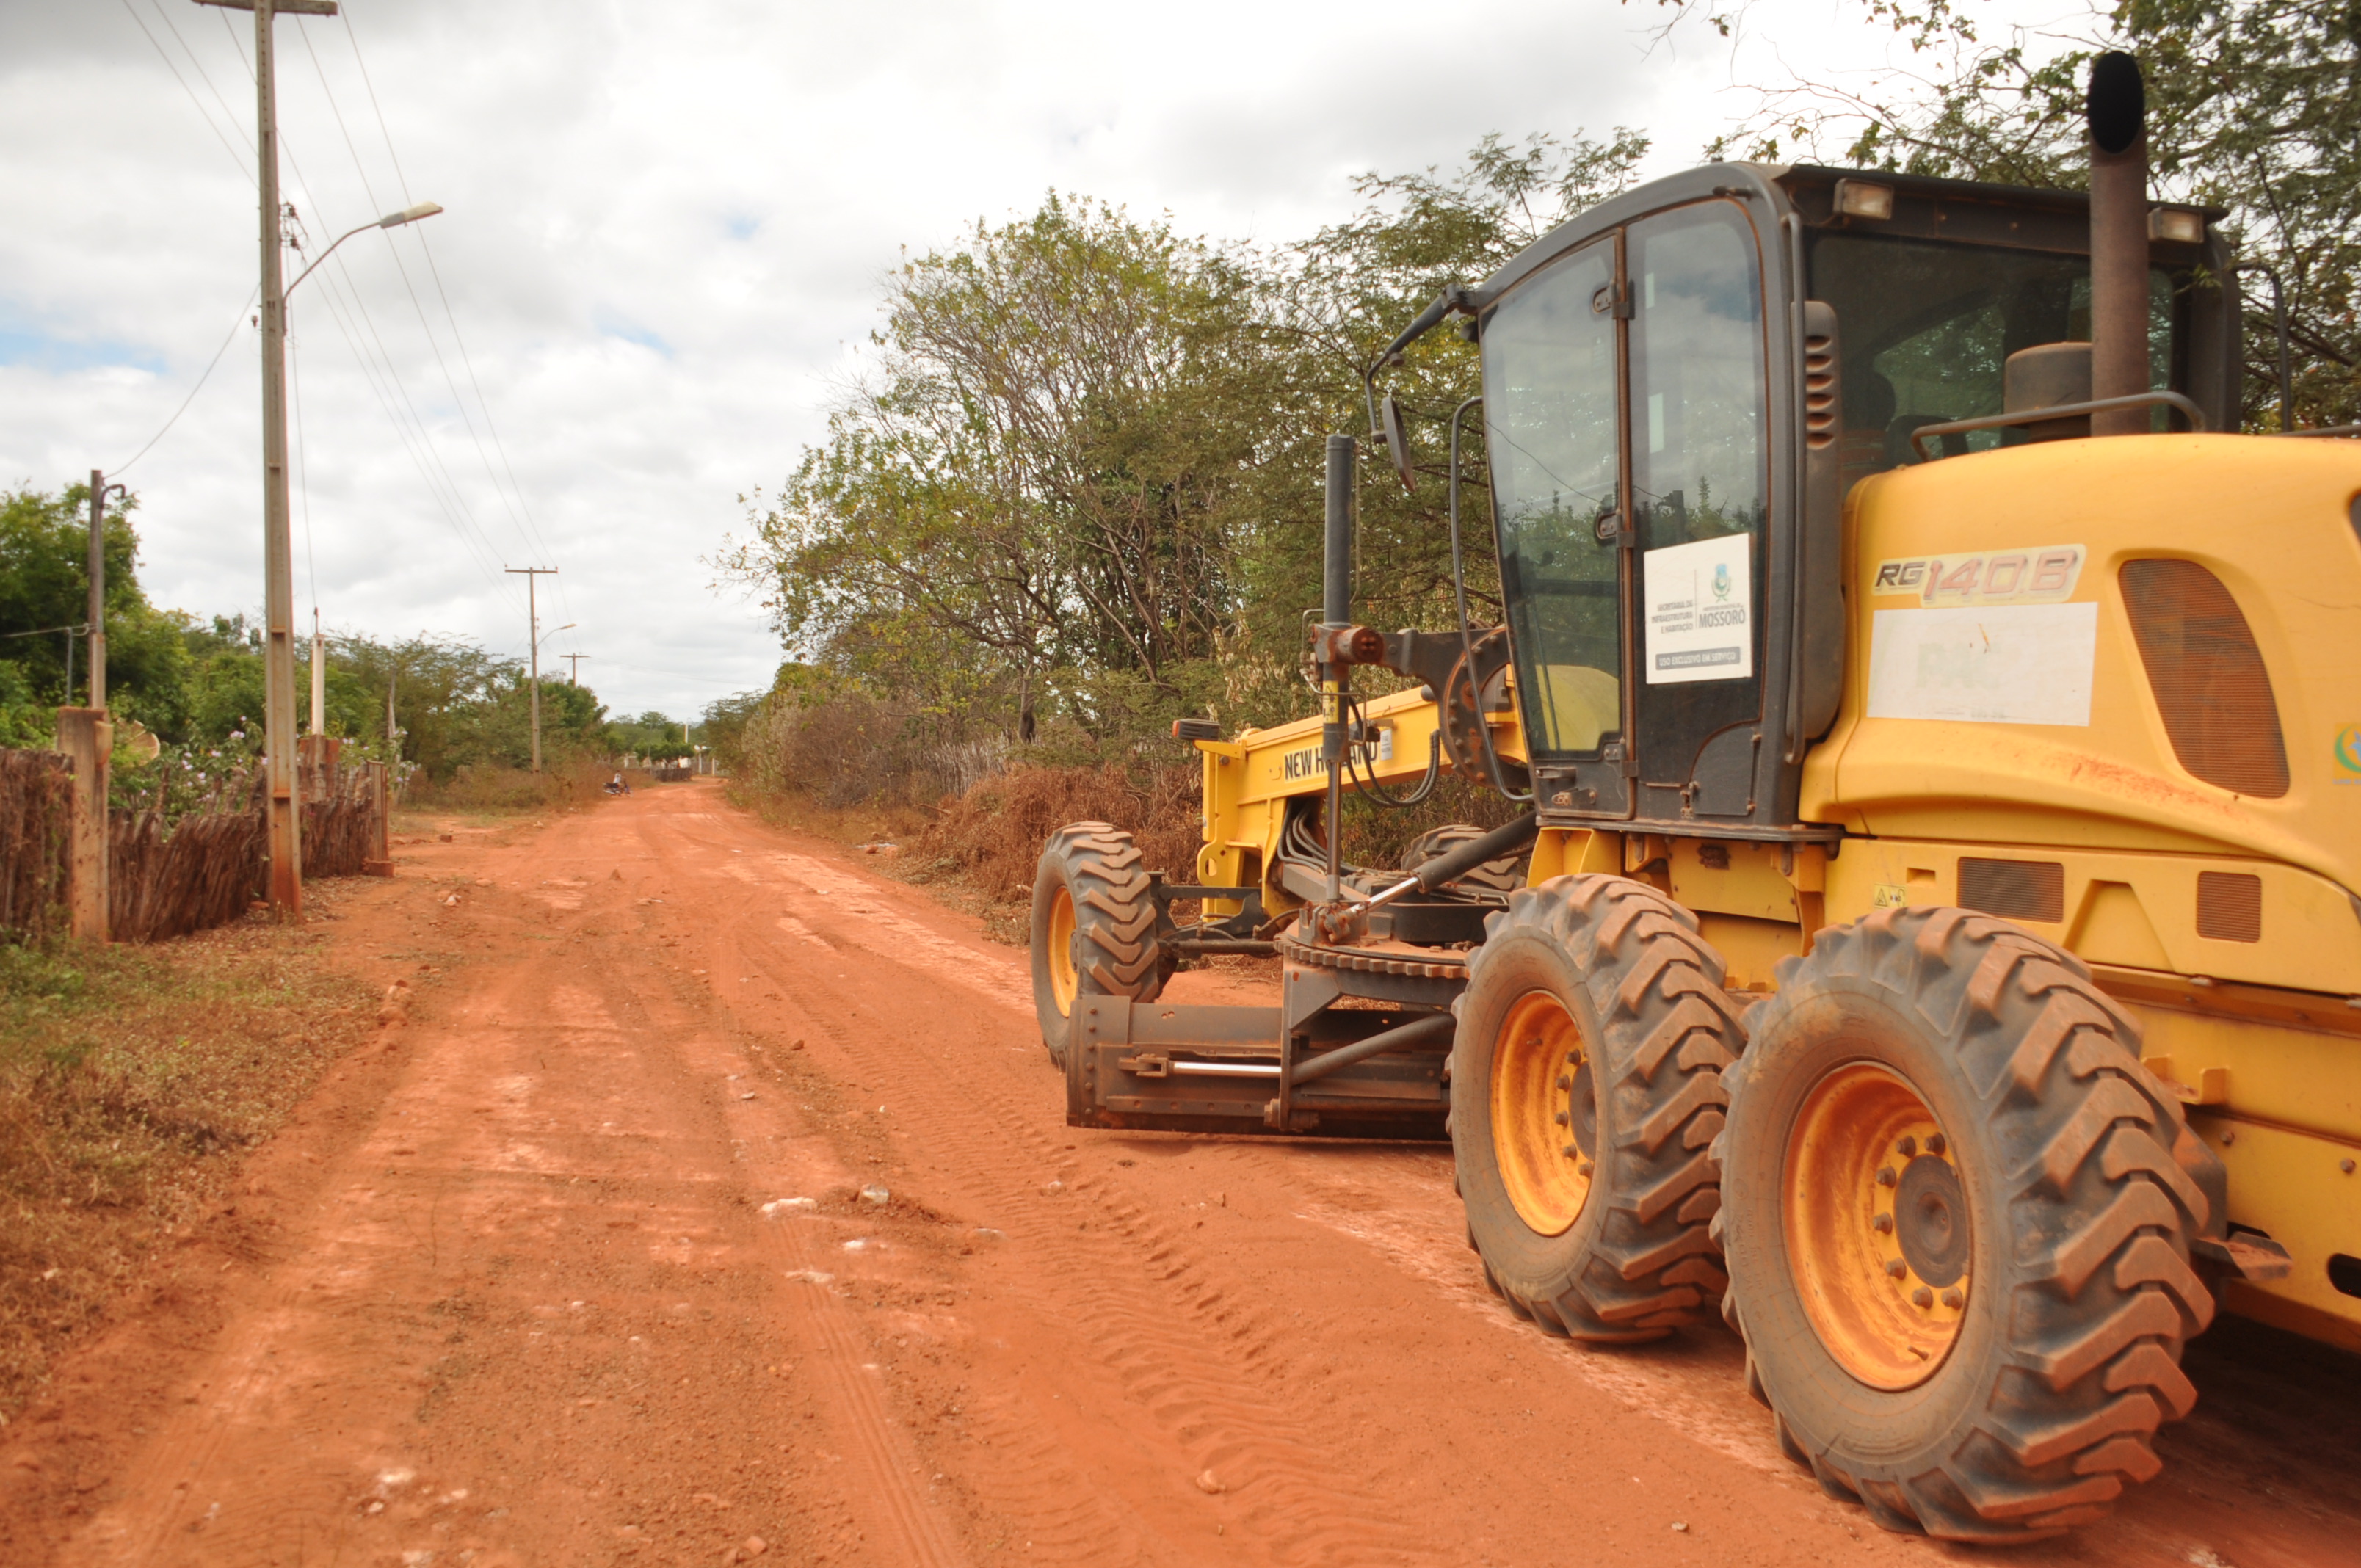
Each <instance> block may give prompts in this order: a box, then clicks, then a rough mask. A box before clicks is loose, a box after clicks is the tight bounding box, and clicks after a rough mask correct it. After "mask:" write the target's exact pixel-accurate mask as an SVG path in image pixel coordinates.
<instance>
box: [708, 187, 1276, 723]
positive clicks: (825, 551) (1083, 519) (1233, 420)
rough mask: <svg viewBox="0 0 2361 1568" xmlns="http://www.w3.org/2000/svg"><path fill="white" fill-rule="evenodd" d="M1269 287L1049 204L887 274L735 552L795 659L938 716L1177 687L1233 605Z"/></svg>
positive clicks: (1162, 239)
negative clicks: (866, 363)
mask: <svg viewBox="0 0 2361 1568" xmlns="http://www.w3.org/2000/svg"><path fill="white" fill-rule="evenodd" d="M1257 281H1258V280H1257V279H1256V278H1255V277H1254V276H1253V275H1252V274H1251V273H1250V272H1249V271H1248V270H1247V269H1244V268H1242V267H1240V266H1238V265H1236V264H1235V262H1234V261H1233V260H1232V259H1231V258H1228V257H1225V256H1224V255H1222V254H1221V253H1219V252H1217V251H1215V250H1213V249H1212V248H1210V247H1206V246H1204V245H1202V243H1200V242H1196V241H1191V240H1185V239H1182V238H1180V237H1179V236H1176V235H1174V234H1173V233H1172V231H1171V229H1170V226H1169V225H1164V224H1160V223H1159V224H1142V223H1138V222H1136V221H1134V220H1132V219H1131V218H1129V217H1128V216H1126V214H1123V213H1121V212H1120V211H1117V210H1115V209H1113V208H1109V207H1105V206H1102V205H1098V204H1095V203H1086V202H1085V203H1070V202H1068V201H1066V200H1064V199H1062V198H1060V197H1058V196H1055V195H1052V196H1051V197H1050V198H1049V200H1048V201H1047V202H1046V203H1044V204H1043V205H1042V207H1041V209H1040V210H1039V211H1038V213H1036V214H1034V215H1033V216H1032V217H1030V218H1028V219H1026V220H1023V221H1020V222H1016V223H1012V224H1008V225H1004V226H1002V227H1000V228H996V229H992V228H986V227H984V226H983V225H977V226H976V227H975V228H974V229H973V230H972V231H971V232H970V233H969V234H967V235H966V236H963V239H962V242H961V245H960V246H958V247H956V248H952V249H949V250H944V251H934V252H929V253H928V254H926V255H925V256H922V257H920V258H917V259H916V260H913V261H910V262H908V263H906V265H905V266H903V267H902V268H901V269H899V270H898V271H897V272H895V274H894V275H893V276H892V277H891V279H890V280H888V283H887V288H886V297H885V301H884V308H885V323H884V327H883V328H882V329H881V330H880V331H879V332H878V333H877V334H875V336H874V338H873V344H874V346H875V347H876V349H877V350H878V351H879V352H878V354H877V356H876V359H875V363H874V365H873V367H872V369H871V370H870V372H869V374H868V375H867V376H866V377H865V378H863V379H862V381H861V382H859V383H858V384H856V385H855V386H853V387H852V388H851V389H850V390H849V392H848V395H847V397H846V399H845V400H844V402H843V404H842V405H841V406H840V408H839V409H838V410H837V411H836V412H835V414H834V415H833V416H832V418H831V420H830V423H829V440H828V442H827V444H825V445H823V446H821V447H818V448H816V449H812V450H809V451H807V452H806V453H805V455H804V457H803V460H802V462H801V463H800V464H799V465H798V466H797V467H796V470H795V472H794V474H793V475H792V476H791V477H790V478H789V479H788V481H787V482H786V484H785V487H784V488H783V489H782V490H781V492H780V494H779V496H778V498H777V499H776V500H775V502H774V504H773V505H772V506H771V507H770V509H769V510H766V511H759V512H757V513H756V514H754V515H753V516H752V517H751V518H750V523H751V525H752V534H751V536H750V537H749V538H748V539H746V540H745V541H743V542H741V543H739V544H738V545H737V546H736V547H735V548H734V549H733V550H732V551H731V552H730V554H728V555H727V556H726V557H725V558H724V561H723V566H724V569H725V571H727V572H728V573H729V574H730V576H734V577H736V578H738V579H740V580H741V581H744V582H747V583H749V584H752V585H754V586H756V587H760V588H761V589H762V590H763V592H764V593H765V595H766V603H767V606H768V608H769V609H771V610H772V612H773V616H774V623H775V624H776V626H777V628H778V630H779V631H780V633H781V635H782V637H783V639H784V640H785V641H786V642H787V644H788V646H789V648H790V650H791V651H793V652H797V653H799V654H801V655H802V656H804V657H805V658H807V659H808V660H809V661H811V662H813V663H816V664H819V665H823V666H826V667H828V668H829V669H831V670H833V671H836V672H838V673H840V674H846V675H851V676H856V677H862V678H866V679H870V680H873V681H878V682H882V683H884V685H885V686H886V687H887V688H889V689H890V690H892V691H894V692H895V693H897V694H900V695H904V696H912V697H915V698H917V700H918V701H919V702H920V703H921V704H923V705H930V706H936V707H978V706H989V707H995V708H997V709H999V711H1000V717H1001V718H1002V719H1003V721H1004V723H1005V725H1006V726H1007V727H1008V728H1011V729H1016V728H1020V727H1021V726H1022V725H1023V723H1024V722H1025V720H1026V718H1027V715H1029V713H1030V711H1031V708H1032V707H1033V705H1034V704H1035V703H1036V702H1037V701H1039V700H1041V699H1042V697H1043V696H1044V695H1045V694H1047V695H1050V696H1056V697H1059V698H1061V699H1062V700H1063V701H1064V702H1065V703H1066V705H1067V706H1068V707H1070V708H1074V709H1077V710H1080V711H1082V712H1083V713H1084V714H1085V716H1086V717H1087V716H1088V709H1089V708H1090V707H1091V705H1092V700H1093V688H1094V683H1096V682H1098V681H1099V679H1100V677H1102V676H1115V677H1126V676H1128V677H1133V678H1136V680H1137V682H1140V683H1144V684H1145V685H1147V686H1148V687H1151V688H1154V689H1157V690H1159V691H1164V692H1167V693H1170V692H1174V691H1177V690H1179V689H1180V688H1181V687H1183V686H1184V685H1186V684H1187V675H1186V673H1185V672H1186V668H1187V666H1190V665H1191V664H1192V663H1204V662H1206V661H1209V660H1211V659H1212V657H1213V654H1214V652H1215V650H1216V645H1217V642H1218V640H1219V639H1220V637H1221V635H1222V634H1223V632H1224V630H1225V629H1226V627H1227V625H1228V623H1229V620H1230V616H1231V612H1232V609H1233V607H1234V595H1233V587H1232V573H1233V570H1234V565H1235V563H1234V559H1233V549H1232V546H1233V544H1234V543H1235V540H1236V539H1237V537H1238V536H1239V535H1240V533H1241V532H1242V531H1243V525H1244V520H1243V519H1242V518H1241V517H1240V516H1239V515H1238V513H1237V510H1236V501H1237V499H1238V498H1239V497H1240V496H1241V495H1242V494H1243V493H1244V483H1243V481H1244V477H1246V476H1247V475H1249V474H1250V473H1251V472H1252V471H1253V470H1254V469H1255V467H1256V466H1257V465H1258V464H1260V463H1261V462H1263V461H1264V460H1265V459H1266V456H1267V448H1266V445H1265V442H1264V439H1263V437H1264V435H1265V433H1266V430H1267V427H1268V414H1269V411H1270V404H1271V398H1270V395H1269V394H1270V385H1269V383H1270V378H1271V374H1272V368H1273V366H1272V361H1271V356H1270V355H1269V354H1268V351H1267V348H1266V345H1264V343H1263V342H1262V340H1261V328H1262V326H1263V318H1262V316H1261V315H1260V313H1258V312H1257V297H1256V291H1257Z"/></svg>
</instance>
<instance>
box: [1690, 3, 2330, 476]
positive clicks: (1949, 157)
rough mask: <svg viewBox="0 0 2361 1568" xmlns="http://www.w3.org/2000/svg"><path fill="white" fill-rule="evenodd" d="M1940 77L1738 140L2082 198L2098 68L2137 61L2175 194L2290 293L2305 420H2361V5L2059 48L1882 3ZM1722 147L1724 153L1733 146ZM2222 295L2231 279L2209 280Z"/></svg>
mask: <svg viewBox="0 0 2361 1568" xmlns="http://www.w3.org/2000/svg"><path fill="white" fill-rule="evenodd" d="M1869 10H1870V12H1871V14H1872V16H1878V17H1881V18H1883V19H1884V20H1885V21H1887V22H1888V23H1889V24H1890V25H1891V26H1893V27H1894V28H1895V29H1896V30H1897V31H1898V32H1900V33H1901V34H1903V35H1904V36H1905V38H1908V39H1909V41H1910V42H1911V44H1912V46H1913V48H1914V49H1916V51H1917V52H1918V53H1919V54H1921V55H1922V56H1923V57H1924V58H1925V59H1926V60H1927V61H1928V64H1929V69H1928V70H1927V71H1925V72H1923V73H1914V74H1909V75H1905V76H1899V77H1897V78H1895V79H1894V81H1892V82H1889V83H1887V84H1885V85H1883V86H1882V87H1880V88H1878V89H1875V90H1872V91H1871V92H1868V93H1855V92H1851V91H1849V90H1844V89H1839V88H1837V87H1832V86H1828V85H1826V84H1821V83H1814V82H1805V83H1802V84H1799V85H1797V86H1795V87H1793V88H1789V89H1786V90H1783V91H1780V92H1777V93H1773V94H1772V95H1771V96H1770V99H1769V101H1768V108H1767V110H1766V113H1765V114H1764V115H1762V116H1761V117H1760V118H1759V119H1758V121H1757V122H1756V124H1755V125H1754V126H1752V128H1751V129H1750V131H1749V132H1748V133H1747V134H1746V135H1744V136H1742V137H1740V138H1739V140H1740V141H1741V142H1744V143H1748V144H1750V145H1749V150H1750V152H1751V153H1752V155H1754V156H1758V157H1763V158H1769V159H1776V158H1778V157H1779V156H1780V154H1781V150H1782V145H1783V143H1784V144H1785V145H1786V146H1788V147H1790V148H1794V149H1795V150H1796V151H1799V152H1804V153H1806V154H1808V155H1810V156H1824V155H1825V153H1826V152H1827V151H1828V150H1835V151H1836V153H1837V156H1838V158H1839V159H1840V160H1841V161H1845V162H1849V163H1852V164H1855V165H1859V166H1864V167H1872V168H1883V169H1895V170H1905V171H1907V172H1911V173H1920V174H1931V175H1938V176H1949V177H1952V178H1957V179H1969V180H1993V181H2007V182H2010V183H2015V184H2023V185H2046V186H2055V187H2063V188H2068V189H2080V188H2081V187H2082V186H2084V185H2085V184H2087V183H2088V180H2089V156H2088V153H2087V151H2086V148H2085V131H2084V126H2083V117H2082V104H2083V93H2084V91H2085V87H2084V83H2085V82H2086V80H2087V78H2088V75H2089V68H2090V61H2091V60H2092V57H2093V56H2094V55H2095V54H2096V53H2098V52H2099V51H2100V50H2101V49H2127V50H2129V51H2130V52H2132V53H2133V54H2135V55H2136V56H2137V57H2138V58H2139V60H2140V62H2141V65H2142V67H2143V68H2144V71H2145V72H2146V75H2147V97H2148V158H2149V162H2150V165H2151V167H2152V168H2153V170H2154V171H2155V178H2156V181H2157V183H2158V187H2159V189H2160V190H2161V191H2163V192H2166V193H2167V194H2169V196H2170V197H2171V198H2172V199H2174V200H2180V201H2189V202H2198V203H2212V204H2215V205H2218V206H2220V207H2223V208H2225V209H2227V211H2228V214H2229V216H2228V218H2227V220H2226V227H2227V229H2228V231H2229V233H2230V234H2231V235H2232V236H2233V238H2234V240H2235V245H2236V248H2237V256H2238V258H2239V259H2240V260H2241V261H2246V262H2254V263H2260V264H2266V265H2268V266H2270V267H2273V268H2275V269H2278V271H2279V276H2280V277H2281V279H2282V280H2284V281H2285V283H2286V285H2287V290H2288V306H2289V311H2288V315H2289V336H2290V349H2291V358H2292V361H2293V367H2294V371H2295V383H2296V386H2295V392H2296V397H2295V403H2296V417H2297V422H2298V423H2299V424H2308V425H2336V424H2349V423H2352V422H2355V421H2356V420H2361V321H2357V320H2356V310H2361V8H2356V6H2355V5H2352V4H2351V3H2350V0H2122V3H2120V4H2118V5H2114V6H2112V7H2106V8H2100V7H2093V8H2092V9H2091V10H2089V11H2088V12H2086V13H2085V14H2084V16H2083V17H2082V18H2081V22H2080V23H2079V24H2074V27H2075V30H2073V31H2071V32H2070V33H2068V34H2066V35H2064V36H2063V37H2048V36H2037V35H2031V34H2027V33H2026V32H2024V31H2022V30H2015V31H2012V32H2011V34H2010V35H2009V37H2008V38H2007V41H2005V42H2002V43H1988V42H1986V41H1984V40H1983V39H1982V38H1980V37H1979V35H1978V33H1977V31H1976V28H1975V27H1974V25H1973V23H1972V20H1971V18H1970V17H1968V16H1965V15H1963V14H1961V13H1959V12H1955V11H1953V10H1951V9H1950V8H1949V6H1948V5H1944V4H1943V3H1942V0H1933V3H1932V4H1930V5H1928V6H1927V8H1926V9H1924V10H1913V9H1911V8H1910V7H1909V6H1908V5H1899V4H1894V3H1892V0H1869ZM1714 150H1722V148H1716V149H1714ZM2208 283H2209V286H2218V282H2217V281H2216V280H2208ZM2242 292H2243V302H2244V304H2245V306H2246V391H2245V397H2244V411H2245V419H2246V425H2247V427H2248V428H2249V429H2257V428H2259V429H2274V428H2276V427H2277V423H2278V382H2277V368H2276V348H2275V344H2276V338H2275V335H2274V333H2273V329H2272V323H2271V316H2270V310H2269V304H2270V294H2269V287H2268V283H2267V282H2265V281H2264V280H2262V279H2261V278H2260V277H2259V276H2251V277H2249V278H2247V279H2246V280H2244V281H2243V282H2242Z"/></svg>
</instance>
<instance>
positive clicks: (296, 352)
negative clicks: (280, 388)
mask: <svg viewBox="0 0 2361 1568" xmlns="http://www.w3.org/2000/svg"><path fill="white" fill-rule="evenodd" d="M302 363H303V356H302V352H301V351H300V349H299V348H298V347H297V345H296V342H295V334H293V333H289V334H287V400H288V401H289V402H291V403H292V404H294V405H295V493H296V494H297V495H298V496H300V497H302V501H303V576H304V578H305V580H306V581H308V582H309V583H310V584H311V585H312V614H313V619H314V620H316V619H317V618H318V616H319V613H320V563H319V558H318V557H317V556H315V555H314V554H313V553H312V459H311V457H310V456H309V455H307V454H306V452H305V450H304V446H303V378H302V374H301V372H300V370H299V367H301V366H302ZM315 630H316V629H315Z"/></svg>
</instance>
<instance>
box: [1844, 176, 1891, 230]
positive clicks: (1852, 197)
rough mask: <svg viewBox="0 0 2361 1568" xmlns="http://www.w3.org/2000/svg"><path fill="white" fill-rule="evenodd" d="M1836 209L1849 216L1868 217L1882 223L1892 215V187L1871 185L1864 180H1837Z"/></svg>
mask: <svg viewBox="0 0 2361 1568" xmlns="http://www.w3.org/2000/svg"><path fill="white" fill-rule="evenodd" d="M1837 211H1838V212H1839V213H1842V214H1844V215H1845V216H1846V217H1849V218H1869V219H1872V220H1873V221H1875V222H1877V223H1881V224H1882V223H1883V222H1885V220H1886V219H1888V218H1890V217H1892V216H1893V215H1894V187H1893V186H1891V185H1872V184H1871V183H1870V182H1869V181H1866V180H1839V181H1837Z"/></svg>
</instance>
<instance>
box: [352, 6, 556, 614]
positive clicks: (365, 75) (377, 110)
mask: <svg viewBox="0 0 2361 1568" xmlns="http://www.w3.org/2000/svg"><path fill="white" fill-rule="evenodd" d="M337 16H338V17H339V18H340V19H341V20H342V21H343V22H344V24H345V38H346V42H347V43H349V44H350V45H351V46H352V50H353V64H354V66H355V67H356V68H357V70H358V71H360V76H361V86H362V88H363V90H364V91H366V92H367V93H368V101H369V110H370V112H371V113H372V114H373V115H376V117H377V129H378V135H379V137H381V138H383V140H384V142H385V155H386V158H387V160H388V161H390V163H391V164H392V165H393V178H394V182H395V184H397V185H398V186H400V187H401V199H402V200H403V201H404V202H405V203H407V202H409V201H410V200H412V197H411V192H410V177H409V176H408V174H406V173H405V172H404V171H403V170H402V167H401V153H400V152H399V151H398V150H396V149H395V148H394V145H393V131H392V128H391V127H390V126H388V125H387V124H386V120H385V106H384V105H383V104H380V103H379V102H378V96H377V83H376V82H375V81H374V80H373V79H372V78H371V77H370V75H369V71H368V59H367V58H366V57H365V56H363V54H362V53H361V39H360V34H359V33H357V31H355V30H354V28H353V16H352V11H351V9H350V7H339V8H338V10H337ZM314 63H316V58H315V61H314ZM322 81H323V85H324V84H325V77H324V76H323V78H322ZM338 123H339V125H341V124H342V120H341V119H339V121H338ZM358 157H359V155H358V154H357V153H356V154H355V161H356V162H357V161H358ZM389 237H390V236H389ZM416 237H417V240H418V248H419V251H420V253H421V254H422V255H423V256H424V257H425V258H426V269H427V272H428V274H429V276H431V277H432V278H433V279H434V293H435V296H436V298H437V299H438V300H440V301H441V302H442V305H443V314H444V317H445V319H446V320H447V321H449V322H450V323H451V341H452V342H453V343H455V344H456V345H458V349H459V362H460V364H461V365H463V366H465V367H467V384H468V385H469V386H470V387H472V388H474V389H475V393H476V403H477V406H478V408H480V409H482V410H483V412H484V429H485V430H486V431H487V432H489V433H490V435H491V438H492V449H493V450H494V451H496V452H498V453H499V454H500V467H501V470H502V471H503V472H504V473H506V474H507V476H508V481H509V489H510V491H511V493H512V494H514V496H515V497H516V506H517V510H518V511H519V512H520V513H522V516H523V519H524V523H525V527H526V529H527V531H528V532H530V533H531V534H532V535H533V540H534V542H535V543H536V544H537V545H538V546H539V547H540V549H541V552H542V554H546V555H553V556H554V555H555V554H557V552H556V551H555V550H554V549H551V548H550V546H549V542H548V539H547V536H546V535H544V533H543V532H542V531H541V524H540V522H539V521H538V520H537V519H535V518H534V516H533V504H532V502H531V501H529V500H527V499H525V491H524V486H523V485H522V483H521V482H520V481H519V480H518V478H517V477H516V465H515V464H514V463H512V462H511V461H510V459H509V451H508V444H507V443H506V442H504V441H502V440H501V439H500V425H499V424H498V422H495V421H494V420H493V418H492V405H491V400H489V398H487V397H485V396H484V384H483V381H482V379H481V378H479V377H478V376H477V374H476V361H475V357H474V356H472V355H470V354H469V353H468V352H467V336H466V334H463V333H462V332H461V331H460V330H459V316H458V313H457V312H456V311H454V310H453V309H452V308H451V294H450V291H449V290H447V289H446V288H445V287H444V284H443V269H442V268H441V267H440V266H439V265H438V264H437V263H436V262H435V259H434V246H433V245H432V244H431V243H429V241H428V240H427V237H426V235H425V233H424V232H423V230H422V231H419V232H418V233H417V236H416ZM405 278H406V274H405ZM454 395H455V396H456V389H454ZM494 488H498V483H497V481H495V486H494ZM557 601H558V604H559V606H560V608H561V609H565V611H566V613H567V614H569V615H570V614H572V613H573V612H572V610H571V609H570V608H568V607H567V600H566V588H565V586H564V584H563V583H560V585H559V586H558V590H557Z"/></svg>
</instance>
